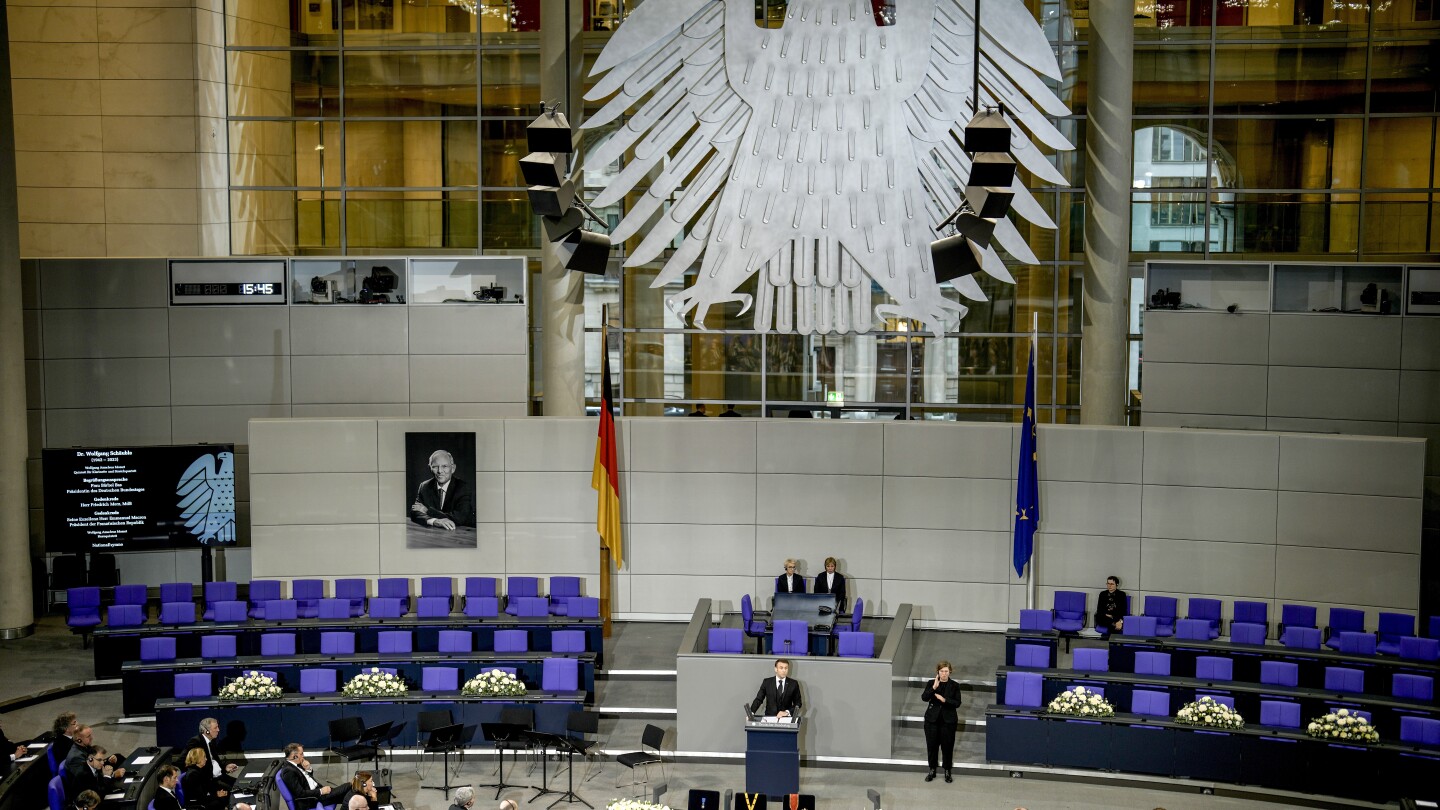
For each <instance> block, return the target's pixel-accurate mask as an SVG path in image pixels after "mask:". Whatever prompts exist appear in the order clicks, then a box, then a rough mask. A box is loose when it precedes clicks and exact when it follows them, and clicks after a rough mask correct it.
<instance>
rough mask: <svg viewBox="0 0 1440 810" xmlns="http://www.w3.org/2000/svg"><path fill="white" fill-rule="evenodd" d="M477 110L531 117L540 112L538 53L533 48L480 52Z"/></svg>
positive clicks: (488, 114) (482, 113)
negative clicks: (478, 101)
mask: <svg viewBox="0 0 1440 810" xmlns="http://www.w3.org/2000/svg"><path fill="white" fill-rule="evenodd" d="M480 81H481V83H482V85H483V89H481V91H480V114H481V115H484V116H492V115H493V116H512V115H513V116H518V117H522V118H526V117H528V119H527V120H534V118H535V116H537V115H539V114H540V54H539V52H538V51H534V50H511V51H483V52H482V53H481V54H480Z"/></svg>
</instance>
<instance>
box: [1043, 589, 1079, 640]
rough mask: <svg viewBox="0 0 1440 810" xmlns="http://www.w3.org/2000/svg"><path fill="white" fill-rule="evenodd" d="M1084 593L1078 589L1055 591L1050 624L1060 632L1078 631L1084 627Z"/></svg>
mask: <svg viewBox="0 0 1440 810" xmlns="http://www.w3.org/2000/svg"><path fill="white" fill-rule="evenodd" d="M1086 599H1087V597H1086V595H1085V594H1084V593H1081V592H1080V591H1056V592H1055V603H1054V605H1055V606H1054V609H1053V611H1052V612H1053V614H1054V615H1053V618H1052V619H1051V625H1052V626H1054V628H1055V629H1056V630H1059V631H1060V632H1062V633H1078V632H1080V630H1081V629H1082V628H1084V627H1085V612H1086V611H1085V605H1086Z"/></svg>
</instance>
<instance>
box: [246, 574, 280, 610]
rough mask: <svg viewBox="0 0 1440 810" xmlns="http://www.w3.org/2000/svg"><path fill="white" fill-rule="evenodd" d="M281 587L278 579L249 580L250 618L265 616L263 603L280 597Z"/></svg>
mask: <svg viewBox="0 0 1440 810" xmlns="http://www.w3.org/2000/svg"><path fill="white" fill-rule="evenodd" d="M281 587H282V586H281V584H280V580H278V579H252V580H250V618H252V619H263V618H265V603H266V602H269V601H270V600H271V599H280V598H282V596H283V594H282V592H281Z"/></svg>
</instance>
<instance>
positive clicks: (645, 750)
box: [615, 724, 665, 795]
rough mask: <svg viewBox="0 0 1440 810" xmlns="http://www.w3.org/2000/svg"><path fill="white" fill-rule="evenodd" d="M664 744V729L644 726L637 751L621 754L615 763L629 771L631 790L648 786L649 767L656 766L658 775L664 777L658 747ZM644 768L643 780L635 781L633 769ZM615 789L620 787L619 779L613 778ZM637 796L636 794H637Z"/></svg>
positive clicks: (663, 768)
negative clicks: (658, 770)
mask: <svg viewBox="0 0 1440 810" xmlns="http://www.w3.org/2000/svg"><path fill="white" fill-rule="evenodd" d="M664 743H665V729H663V728H660V727H659V726H656V725H651V724H646V726H645V731H644V732H643V733H642V734H641V735H640V749H641V750H639V751H632V752H630V753H628V754H621V755H620V756H618V757H616V758H615V761H616V762H618V763H620V764H621V765H624V766H625V767H627V768H629V769H630V787H631V789H632V790H633V789H634V788H635V786H636V785H648V784H650V766H651V765H656V764H658V765H659V766H660V775H661V776H664V775H665V760H664V758H662V757H661V756H660V747H661V746H662V745H664ZM641 765H643V766H645V780H644V781H643V782H637V781H635V769H636V768H637V767H639V766H641ZM615 787H617V788H618V787H621V785H620V778H619V776H618V775H617V776H616V778H615ZM637 795H638V794H637Z"/></svg>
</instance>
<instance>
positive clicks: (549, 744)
mask: <svg viewBox="0 0 1440 810" xmlns="http://www.w3.org/2000/svg"><path fill="white" fill-rule="evenodd" d="M520 738H521V739H523V740H526V741H528V742H529V743H530V746H531V747H532V748H534V747H537V746H538V747H539V748H540V787H538V788H536V789H537V790H539V791H540V792H539V793H536V794H535V795H534V796H531V797H530V801H532V802H533V801H535V800H536V799H538V798H540V797H541V796H545V795H548V794H550V793H559V792H560V791H558V790H551V789H550V771H549V764H550V757H549V756H548V755H547V754H546V753H545V752H546V749H549V748H557V749H558V748H560V747H561V746H563V745H564V744H565V743H564V738H563V737H561V736H560V735H558V734H550V733H548V732H545V731H529V730H526V731H522V732H520ZM527 804H528V802H527Z"/></svg>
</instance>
